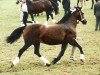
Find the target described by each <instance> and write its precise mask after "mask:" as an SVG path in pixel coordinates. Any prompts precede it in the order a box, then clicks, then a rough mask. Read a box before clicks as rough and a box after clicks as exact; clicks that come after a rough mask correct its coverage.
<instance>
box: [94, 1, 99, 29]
mask: <svg viewBox="0 0 100 75" xmlns="http://www.w3.org/2000/svg"><path fill="white" fill-rule="evenodd" d="M94 15H95V17H96V26H95V31H97V30H98V29H99V30H100V0H98V1H97V3H96V4H94Z"/></svg>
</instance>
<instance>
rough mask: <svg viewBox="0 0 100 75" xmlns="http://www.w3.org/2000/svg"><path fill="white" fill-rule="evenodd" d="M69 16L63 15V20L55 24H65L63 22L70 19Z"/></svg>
mask: <svg viewBox="0 0 100 75" xmlns="http://www.w3.org/2000/svg"><path fill="white" fill-rule="evenodd" d="M70 16H71V13H68V14H65V15H64V16H63V18H62V19H61V20H60V21H58V22H57V23H56V24H62V23H65V22H66V21H67V20H68V19H69V18H70Z"/></svg>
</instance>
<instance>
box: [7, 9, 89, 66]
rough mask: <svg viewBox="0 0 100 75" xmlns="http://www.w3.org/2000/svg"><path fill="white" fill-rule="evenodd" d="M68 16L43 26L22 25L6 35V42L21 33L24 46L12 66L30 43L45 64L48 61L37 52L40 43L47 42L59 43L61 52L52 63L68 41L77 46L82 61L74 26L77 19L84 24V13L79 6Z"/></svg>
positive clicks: (51, 43) (16, 37)
mask: <svg viewBox="0 0 100 75" xmlns="http://www.w3.org/2000/svg"><path fill="white" fill-rule="evenodd" d="M75 9H76V10H74V11H73V12H72V13H71V14H70V16H66V15H65V16H64V17H63V18H62V20H64V21H60V22H59V23H57V24H54V25H49V26H45V25H42V24H33V25H30V26H27V27H25V26H23V27H19V28H17V29H15V30H14V31H13V32H12V33H11V35H10V36H8V37H7V43H13V42H15V41H16V40H17V39H19V38H20V36H21V34H23V38H24V42H25V44H24V46H23V47H22V48H21V49H20V50H19V53H18V56H17V57H16V58H15V60H14V61H13V62H12V63H13V66H14V65H16V64H17V63H19V59H20V58H21V55H22V54H23V53H24V51H26V49H28V48H29V47H30V46H31V45H34V53H35V54H36V55H37V56H38V57H40V59H41V60H43V62H44V63H45V65H48V66H49V65H50V63H49V61H48V60H47V59H46V58H44V57H43V56H41V54H40V52H39V48H40V43H44V44H49V45H58V44H61V45H62V46H61V52H60V53H59V55H58V56H57V57H56V58H55V59H54V60H53V61H52V64H55V63H56V62H58V61H59V60H60V59H61V57H62V56H63V54H64V52H65V50H66V47H67V45H68V43H69V44H70V45H72V46H73V47H78V48H79V50H80V53H81V57H80V59H81V60H82V61H84V53H83V50H82V47H81V46H80V45H79V44H78V43H77V41H76V40H75V39H76V27H77V21H80V22H82V24H86V23H87V21H86V19H84V13H83V12H82V11H81V8H79V7H76V8H75Z"/></svg>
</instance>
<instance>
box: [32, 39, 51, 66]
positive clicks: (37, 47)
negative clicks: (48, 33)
mask: <svg viewBox="0 0 100 75" xmlns="http://www.w3.org/2000/svg"><path fill="white" fill-rule="evenodd" d="M39 48H40V42H38V41H36V43H35V44H34V54H36V55H37V56H38V57H39V58H40V59H41V60H42V61H43V63H44V65H46V66H50V62H49V61H48V60H47V59H46V58H45V57H43V56H41V54H40V52H39Z"/></svg>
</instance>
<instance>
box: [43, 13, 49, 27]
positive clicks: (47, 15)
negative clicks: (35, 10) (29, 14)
mask: <svg viewBox="0 0 100 75" xmlns="http://www.w3.org/2000/svg"><path fill="white" fill-rule="evenodd" d="M46 17H47V20H46V22H45V23H44V25H47V24H48V20H49V13H48V12H47V11H46Z"/></svg>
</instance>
